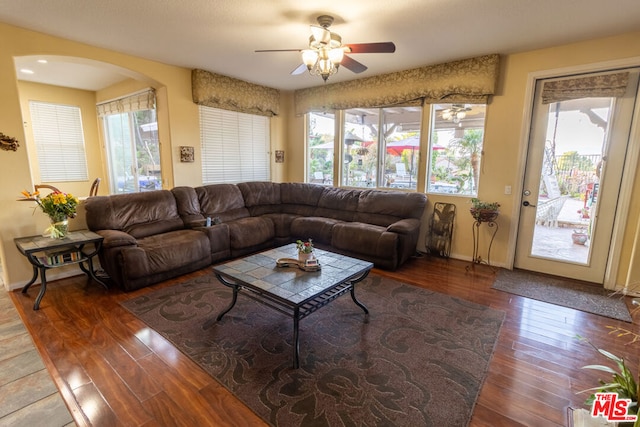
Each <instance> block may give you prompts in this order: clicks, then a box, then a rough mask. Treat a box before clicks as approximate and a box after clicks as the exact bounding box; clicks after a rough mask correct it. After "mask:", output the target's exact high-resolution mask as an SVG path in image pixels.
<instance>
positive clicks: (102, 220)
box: [85, 190, 184, 238]
mask: <svg viewBox="0 0 640 427" xmlns="http://www.w3.org/2000/svg"><path fill="white" fill-rule="evenodd" d="M85 209H86V212H87V226H88V227H89V229H90V230H92V231H96V230H121V231H125V232H127V233H129V234H131V235H132V236H134V237H135V238H142V237H146V236H150V235H153V234H158V233H166V232H169V231H174V230H179V229H182V228H184V224H183V222H182V220H181V219H180V216H179V215H178V208H177V204H176V199H175V197H174V196H173V193H171V191H169V190H156V191H147V192H143V193H131V194H116V195H113V196H95V197H90V198H88V199H87V200H86V201H85Z"/></svg>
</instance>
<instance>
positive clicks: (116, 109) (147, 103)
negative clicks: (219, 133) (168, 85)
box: [96, 89, 156, 117]
mask: <svg viewBox="0 0 640 427" xmlns="http://www.w3.org/2000/svg"><path fill="white" fill-rule="evenodd" d="M154 108H156V91H155V90H154V89H145V90H142V91H140V92H136V93H133V94H131V95H127V96H123V97H122V98H118V99H112V100H110V101H105V102H101V103H99V104H97V105H96V109H97V110H98V116H99V117H103V116H107V115H109V114H121V113H129V112H131V111H140V110H152V109H154Z"/></svg>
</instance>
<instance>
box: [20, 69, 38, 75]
mask: <svg viewBox="0 0 640 427" xmlns="http://www.w3.org/2000/svg"><path fill="white" fill-rule="evenodd" d="M20 72H21V73H22V74H35V73H34V72H33V70H30V69H28V68H21V69H20Z"/></svg>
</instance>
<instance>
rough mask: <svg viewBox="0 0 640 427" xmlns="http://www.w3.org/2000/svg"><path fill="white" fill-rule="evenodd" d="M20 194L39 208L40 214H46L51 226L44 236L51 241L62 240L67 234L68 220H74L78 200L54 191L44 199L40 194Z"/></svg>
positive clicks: (25, 192)
mask: <svg viewBox="0 0 640 427" xmlns="http://www.w3.org/2000/svg"><path fill="white" fill-rule="evenodd" d="M22 194H23V195H24V196H25V197H27V198H29V199H32V200H35V202H36V203H37V204H38V206H40V209H42V212H44V213H45V214H47V216H48V217H49V222H50V223H51V226H49V228H47V229H46V230H45V234H46V235H48V236H49V237H51V238H52V239H64V238H65V237H66V236H67V234H68V233H69V218H75V216H76V208H77V206H78V199H77V198H76V197H75V196H73V195H72V194H71V193H63V192H61V191H54V192H52V193H49V194H47V195H46V196H44V197H40V193H39V192H38V191H36V192H35V193H29V192H28V191H23V192H22Z"/></svg>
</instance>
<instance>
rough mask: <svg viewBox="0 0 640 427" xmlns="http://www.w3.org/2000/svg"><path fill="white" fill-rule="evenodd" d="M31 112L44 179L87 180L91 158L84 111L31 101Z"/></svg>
mask: <svg viewBox="0 0 640 427" xmlns="http://www.w3.org/2000/svg"><path fill="white" fill-rule="evenodd" d="M29 109H30V111H31V122H32V127H33V138H34V141H35V144H36V151H37V153H38V163H39V165H40V180H41V181H43V182H64V181H86V180H87V179H88V172H87V158H86V153H85V149H84V133H83V130H82V116H81V113H80V108H79V107H76V106H73V105H60V104H50V103H46V102H39V101H30V102H29Z"/></svg>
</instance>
